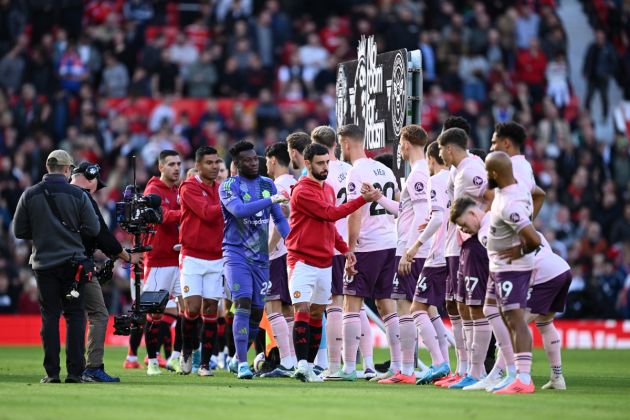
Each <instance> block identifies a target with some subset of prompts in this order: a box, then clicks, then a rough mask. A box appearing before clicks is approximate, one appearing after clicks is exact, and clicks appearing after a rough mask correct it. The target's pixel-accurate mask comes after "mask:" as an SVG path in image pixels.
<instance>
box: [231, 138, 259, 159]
mask: <svg viewBox="0 0 630 420" xmlns="http://www.w3.org/2000/svg"><path fill="white" fill-rule="evenodd" d="M247 150H254V145H253V144H252V143H250V142H248V141H247V140H241V141H239V142H236V143H235V144H234V145H233V146H232V147H230V150H229V152H230V156H232V160H234V162H238V155H239V153H241V152H245V151H247Z"/></svg>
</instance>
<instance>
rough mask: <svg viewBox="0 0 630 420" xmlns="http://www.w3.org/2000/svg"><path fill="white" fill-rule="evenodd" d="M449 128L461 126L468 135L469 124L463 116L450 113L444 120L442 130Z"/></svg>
mask: <svg viewBox="0 0 630 420" xmlns="http://www.w3.org/2000/svg"><path fill="white" fill-rule="evenodd" d="M449 128H461V129H462V130H464V131H465V132H466V134H467V135H470V124H469V123H468V121H466V119H465V118H464V117H459V116H457V115H451V116H450V117H448V118H447V119H446V121H444V125H443V127H442V130H443V131H446V130H448V129H449Z"/></svg>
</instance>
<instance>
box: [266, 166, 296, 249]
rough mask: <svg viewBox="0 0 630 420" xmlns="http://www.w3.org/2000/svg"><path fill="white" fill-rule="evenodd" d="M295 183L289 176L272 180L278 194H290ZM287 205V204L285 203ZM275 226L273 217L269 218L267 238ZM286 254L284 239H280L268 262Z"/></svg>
mask: <svg viewBox="0 0 630 420" xmlns="http://www.w3.org/2000/svg"><path fill="white" fill-rule="evenodd" d="M296 182H297V181H296V180H295V178H294V177H293V175H290V174H284V175H280V176H279V177H278V178H276V179H274V181H273V183H274V184H276V188H277V189H278V194H282V193H287V194H291V186H293V185H295V183H296ZM287 205H288V203H287ZM275 226H276V225H275V224H274V223H273V217H270V218H269V237H271V232H273V229H275ZM286 253H287V247H286V246H285V245H284V239H280V242H278V245H277V246H276V249H274V250H273V251H270V252H269V261H271V260H275V259H276V258H280V257H282V256H283V255H284V254H286Z"/></svg>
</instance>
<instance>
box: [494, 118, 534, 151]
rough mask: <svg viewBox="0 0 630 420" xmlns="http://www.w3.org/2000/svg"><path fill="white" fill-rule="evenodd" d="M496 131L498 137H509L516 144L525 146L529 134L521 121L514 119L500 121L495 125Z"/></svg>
mask: <svg viewBox="0 0 630 420" xmlns="http://www.w3.org/2000/svg"><path fill="white" fill-rule="evenodd" d="M494 132H495V133H496V134H497V137H498V138H508V139H510V141H511V142H512V143H514V144H515V145H516V146H518V147H519V149H520V148H521V147H523V145H524V144H525V139H526V138H527V134H526V133H525V129H524V128H523V126H522V125H520V124H519V123H516V122H514V121H508V122H506V123H499V124H497V125H496V126H495V127H494Z"/></svg>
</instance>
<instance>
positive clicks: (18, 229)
mask: <svg viewBox="0 0 630 420" xmlns="http://www.w3.org/2000/svg"><path fill="white" fill-rule="evenodd" d="M25 197H26V193H24V194H22V196H21V197H20V200H19V201H18V204H17V208H16V209H15V216H14V217H13V234H14V235H15V237H16V238H18V239H33V232H32V230H31V220H30V218H29V215H28V208H27V206H26V202H25V201H26V199H25Z"/></svg>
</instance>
